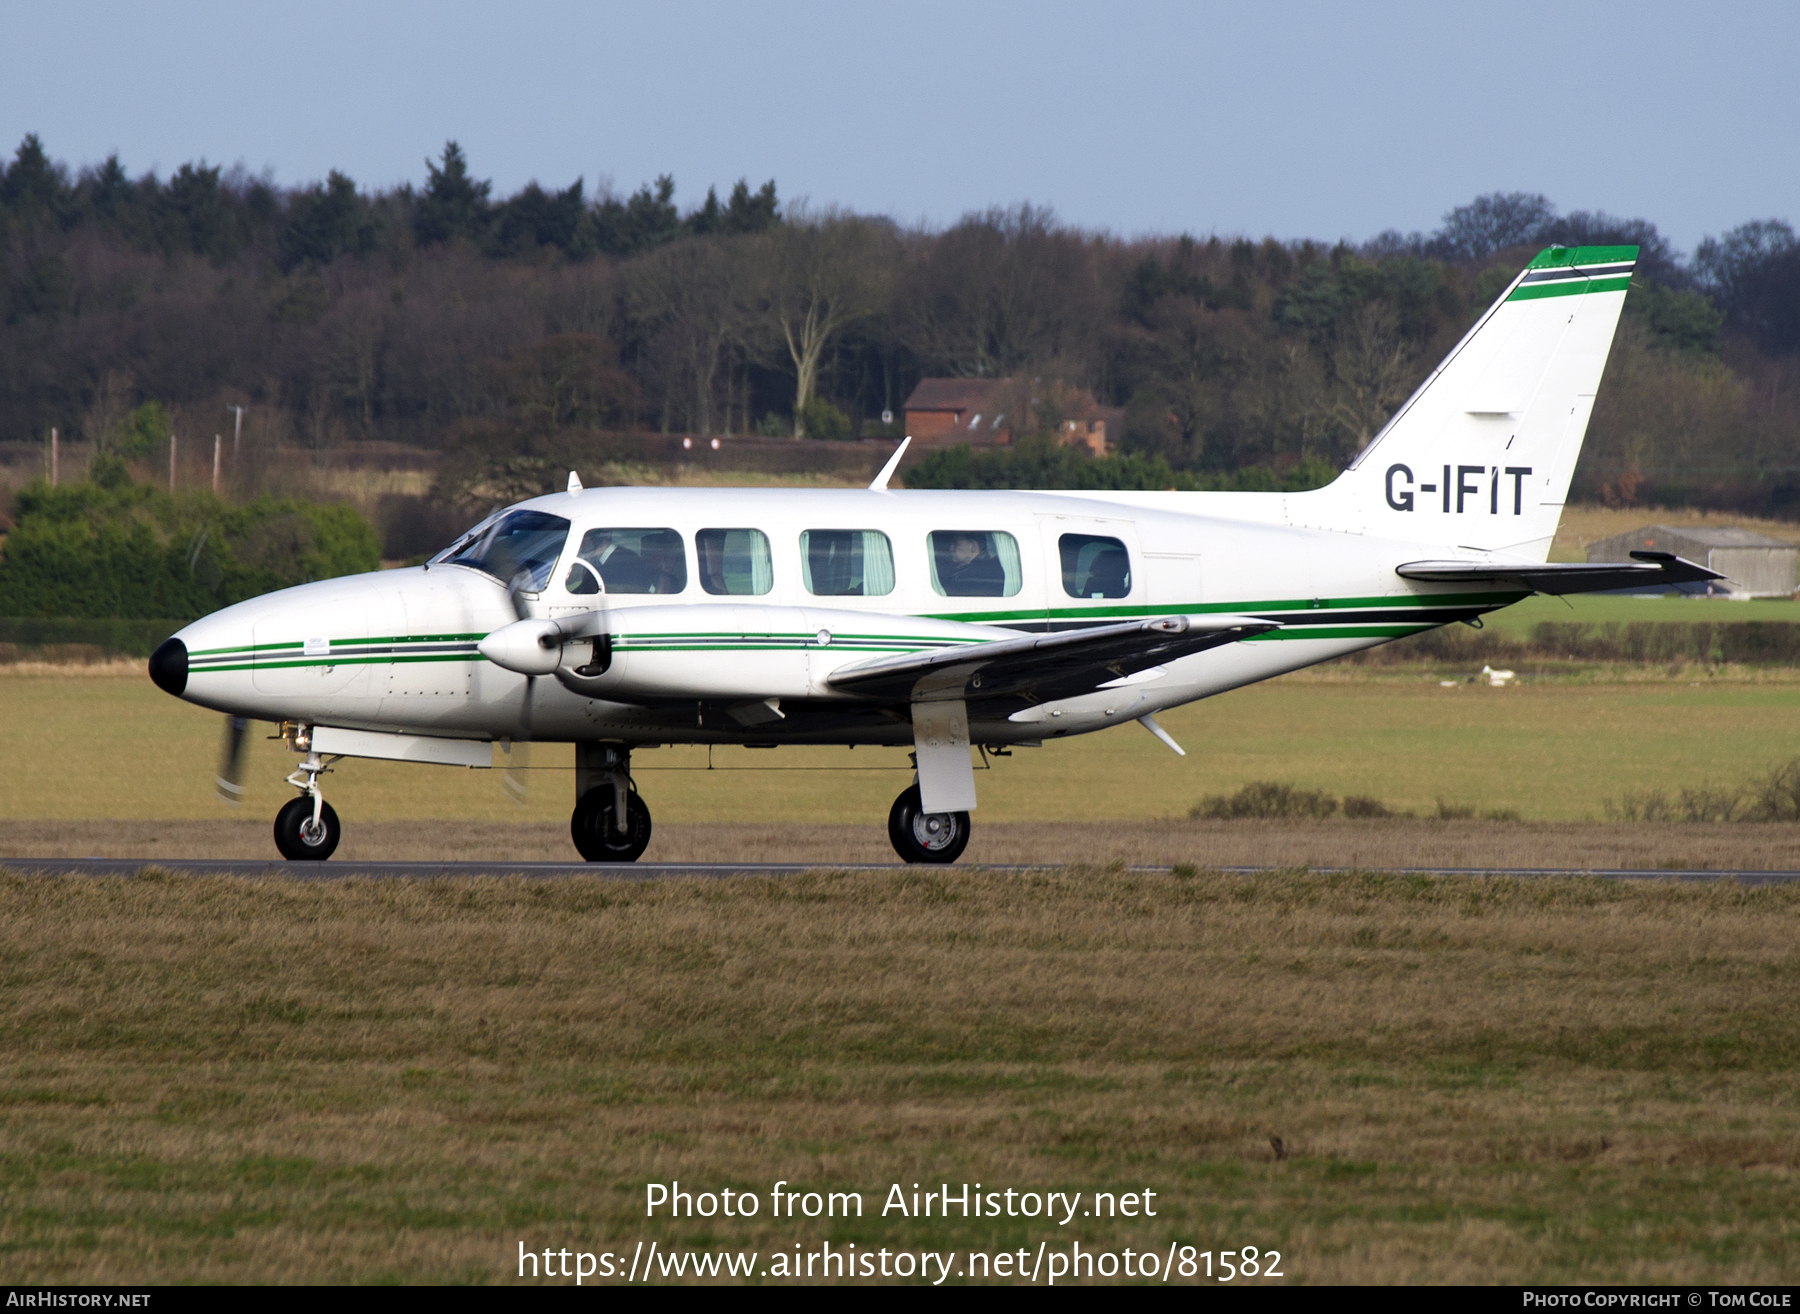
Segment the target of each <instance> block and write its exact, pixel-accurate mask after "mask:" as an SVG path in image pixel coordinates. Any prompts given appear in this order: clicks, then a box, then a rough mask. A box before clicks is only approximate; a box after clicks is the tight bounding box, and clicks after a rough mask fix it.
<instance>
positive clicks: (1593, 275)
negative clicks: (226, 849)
mask: <svg viewBox="0 0 1800 1314" xmlns="http://www.w3.org/2000/svg"><path fill="white" fill-rule="evenodd" d="M1636 258H1637V248H1636V247H1629V246H1625V247H1581V248H1577V249H1564V248H1551V249H1550V250H1547V251H1544V252H1543V253H1542V254H1540V255H1539V256H1538V257H1537V258H1536V259H1534V260H1533V261H1532V262H1531V264H1530V265H1529V266H1528V267H1527V268H1526V269H1525V270H1524V271H1523V272H1521V273H1520V274H1519V276H1518V277H1517V278H1515V279H1514V280H1513V282H1512V283H1511V285H1510V286H1509V287H1507V289H1506V290H1505V292H1504V293H1502V294H1501V296H1500V298H1499V300H1497V301H1496V302H1495V303H1494V304H1493V306H1492V307H1490V308H1489V309H1488V311H1487V312H1486V313H1485V314H1483V315H1482V317H1481V319H1480V320H1479V321H1478V322H1477V323H1476V324H1475V326H1474V327H1473V328H1472V329H1470V330H1469V332H1468V333H1467V334H1466V335H1465V336H1464V338H1463V339H1462V341H1461V342H1459V343H1458V344H1457V346H1456V348H1455V350H1453V351H1452V352H1451V353H1450V354H1449V355H1448V356H1447V357H1446V358H1445V359H1444V361H1443V363H1442V364H1440V365H1439V366H1438V367H1437V369H1435V370H1434V371H1432V373H1431V376H1430V377H1429V378H1427V379H1426V380H1425V382H1424V383H1423V384H1421V385H1420V387H1419V389H1418V390H1417V391H1416V392H1415V393H1414V394H1413V395H1412V397H1411V398H1410V399H1409V400H1408V401H1407V402H1406V404H1405V405H1404V406H1402V407H1401V408H1400V409H1399V411H1398V412H1396V413H1395V415H1394V417H1393V418H1392V419H1391V420H1390V421H1389V422H1388V424H1387V426H1386V427H1385V428H1384V429H1383V430H1382V431H1381V432H1380V434H1378V435H1377V436H1376V437H1375V439H1374V440H1373V441H1372V442H1370V443H1369V445H1368V446H1367V447H1366V448H1364V450H1363V451H1362V453H1361V455H1360V456H1358V457H1357V459H1356V460H1355V462H1353V463H1352V464H1351V466H1350V468H1349V469H1348V470H1346V471H1345V472H1344V473H1343V474H1342V475H1341V476H1339V477H1338V479H1337V480H1336V481H1334V482H1333V483H1332V484H1330V485H1329V486H1327V487H1325V488H1320V489H1317V490H1315V491H1313V492H1307V493H1289V494H1278V493H1180V492H1168V493H1097V492H1082V493H1042V492H930V491H916V492H908V491H898V490H892V489H889V488H888V486H887V485H888V480H889V478H890V476H891V475H892V473H893V470H894V467H895V466H896V465H897V463H898V460H899V456H900V453H899V452H896V453H895V454H894V459H893V460H891V461H889V463H888V465H887V468H886V469H884V470H883V471H882V472H881V474H880V475H879V476H878V477H877V478H876V480H875V482H874V483H873V484H872V485H870V487H869V488H868V489H866V490H845V491H830V490H820V491H814V490H807V491H797V490H781V489H769V490H744V489H691V488H683V489H679V490H677V489H660V488H595V489H583V488H582V487H581V485H580V482H579V481H578V480H577V479H576V477H575V476H574V475H571V476H570V479H569V489H568V491H567V492H566V493H552V494H550V495H548V496H545V497H538V498H533V499H532V500H530V501H527V502H521V503H519V504H518V505H517V506H513V507H509V508H507V509H506V510H503V511H500V512H498V513H496V514H494V515H492V516H490V517H489V518H488V519H486V520H484V521H482V522H481V523H480V524H479V525H477V526H475V528H473V529H471V530H470V531H469V532H468V533H467V534H465V535H463V537H462V538H460V539H458V540H457V541H456V542H455V543H454V544H452V545H451V546H450V547H448V548H446V549H445V550H444V551H443V552H441V553H439V554H438V555H437V556H436V557H434V558H432V560H431V561H430V562H429V563H428V564H427V565H425V566H422V567H419V568H416V569H409V570H394V571H384V572H381V573H377V574H370V575H358V576H352V577H348V578H343V579H332V580H326V581H323V582H320V583H314V584H307V585H303V586H301V587H299V588H291V589H285V590H283V591H281V592H279V593H272V594H269V595H267V596H265V597H260V598H256V599H253V600H251V601H248V602H242V603H238V604H237V605H235V606H232V607H227V608H225V609H224V610H222V611H219V612H216V613H214V614H213V615H211V616H208V617H206V618H205V619H203V620H200V621H196V622H195V623H194V624H192V625H190V626H188V627H187V628H186V629H184V630H182V631H181V632H180V633H179V634H177V635H176V636H175V637H173V638H172V639H170V640H169V641H168V642H167V643H165V644H164V645H163V646H162V647H161V648H159V649H158V650H157V652H156V654H155V655H154V656H153V657H152V658H151V660H150V674H151V677H152V678H153V679H154V680H155V681H156V683H157V684H158V685H160V686H161V687H162V688H163V689H165V690H167V691H168V692H169V693H172V694H175V695H177V696H179V697H182V698H185V699H187V700H189V701H190V702H194V703H198V704H200V705H201V706H204V707H209V708H213V709H216V710H218V711H222V712H225V713H226V714H228V715H229V716H230V717H232V718H234V720H233V722H232V724H233V725H234V726H235V727H237V735H238V737H239V740H241V735H242V728H243V726H244V725H245V723H246V720H247V719H248V718H256V719H260V720H269V721H278V722H281V723H282V733H283V735H284V736H285V738H286V741H287V745H288V747H289V748H290V749H291V750H292V751H294V752H296V753H299V754H302V755H303V756H302V759H301V762H300V765H299V767H298V769H297V770H296V771H295V772H294V773H293V774H292V775H291V776H289V777H288V780H289V783H291V784H293V785H294V786H295V788H297V789H298V790H299V791H300V796H299V797H297V798H295V799H293V800H292V801H291V802H289V803H288V805H287V806H286V807H284V808H283V809H282V810H281V813H280V815H279V816H278V817H277V819H276V822H275V840H276V843H277V845H278V846H279V848H280V849H281V851H282V853H284V854H285V855H287V856H288V857H289V858H325V857H327V856H329V855H330V853H331V852H332V850H333V849H334V848H335V847H336V845H337V842H338V836H339V833H340V832H339V825H338V819H337V816H336V814H335V813H334V812H333V810H332V808H331V806H330V805H329V804H328V803H326V802H325V801H324V798H323V796H322V795H321V793H320V789H319V777H320V774H321V772H323V771H324V770H325V768H326V765H327V763H328V762H329V761H330V760H332V759H333V758H336V757H339V756H351V757H369V758H390V759H398V760H402V761H414V762H435V763H445V764H455V765H463V766H488V765H490V764H491V763H492V762H493V761H494V760H495V758H494V746H495V744H497V743H499V744H502V745H503V746H504V747H506V748H510V747H511V745H513V744H515V743H527V742H532V741H535V742H540V743H542V742H546V741H554V742H563V743H573V744H574V745H575V750H576V784H575V799H576V802H575V812H574V818H573V822H572V832H573V835H574V841H575V847H576V848H577V849H578V850H579V851H580V852H581V854H582V856H583V857H585V858H587V859H589V860H598V861H618V862H629V861H632V860H634V859H636V858H637V857H638V856H639V855H640V854H642V853H643V851H644V848H645V845H646V844H648V843H649V839H650V812H649V809H648V807H647V806H646V805H645V803H644V801H643V800H642V799H641V798H640V797H639V795H638V792H637V789H636V786H635V785H634V784H633V782H632V779H631V757H632V750H633V749H635V748H639V747H643V746H647V745H660V744H753V745H778V744H850V745H854V744H888V745H905V746H910V747H911V748H912V750H913V753H914V760H915V763H916V768H917V779H916V782H915V783H914V784H913V785H912V786H910V787H909V788H907V789H906V790H905V791H903V792H902V793H901V795H900V797H899V798H897V799H896V800H895V801H894V805H893V809H892V811H891V813H890V815H889V820H888V831H889V835H890V836H891V838H892V840H893V844H894V848H895V849H896V850H897V851H898V852H899V854H900V855H901V857H903V858H905V859H907V860H908V861H915V862H951V861H954V860H955V859H956V857H957V856H958V855H959V854H960V853H961V852H962V850H963V847H964V846H965V845H966V844H967V842H968V838H969V816H968V814H969V812H970V811H971V810H973V809H974V807H975V781H974V774H973V770H972V764H971V760H970V752H971V746H972V745H973V746H977V747H985V748H991V749H1002V750H1003V749H1006V748H1009V747H1012V746H1018V745H1036V744H1040V743H1042V742H1043V741H1044V740H1047V739H1057V738H1063V737H1065V736H1069V735H1080V734H1089V733H1091V732H1093V731H1096V730H1104V729H1106V728H1108V727H1109V726H1116V725H1120V724H1122V723H1124V722H1127V721H1138V722H1140V723H1142V724H1143V725H1144V727H1145V728H1147V729H1148V730H1149V731H1150V732H1151V733H1152V734H1155V735H1157V736H1158V737H1159V738H1160V739H1162V740H1163V741H1164V742H1165V743H1167V744H1168V745H1169V747H1170V748H1172V749H1174V750H1175V751H1176V752H1178V753H1179V752H1180V751H1181V750H1180V748H1179V747H1177V746H1176V744H1175V741H1174V740H1173V739H1171V738H1170V737H1169V736H1168V735H1167V734H1166V733H1164V732H1163V730H1162V729H1161V727H1160V726H1158V725H1157V723H1156V721H1155V719H1154V717H1155V714H1156V713H1157V712H1160V711H1162V710H1163V709H1164V708H1169V707H1176V706H1179V705H1180V704H1182V703H1189V702H1192V701H1194V700H1195V699H1198V698H1205V697H1207V696H1208V695H1211V694H1217V693H1222V692H1224V691H1225V690H1227V689H1234V688H1237V687H1238V686H1240V685H1245V684H1250V683H1252V682H1254V681H1257V680H1266V679H1268V678H1269V677H1270V676H1274V675H1279V674H1281V673H1283V672H1285V671H1292V670H1296V669H1298V668H1300V667H1303V666H1309V665H1311V664H1313V663H1315V662H1321V661H1325V660H1327V659H1329V658H1333V657H1339V656H1342V655H1344V654H1345V653H1350V652H1355V651H1356V650H1358V649H1360V648H1368V647H1372V646H1374V645H1376V644H1380V643H1386V642H1388V641H1389V640H1392V639H1396V638H1400V637H1402V636H1404V635H1408V634H1415V633H1417V632H1419V631H1421V630H1425V629H1429V628H1431V627H1433V626H1438V625H1444V624H1447V623H1449V622H1452V621H1465V620H1472V619H1474V618H1476V617H1478V616H1480V615H1481V614H1482V613H1484V612H1488V611H1493V610H1495V609H1496V608H1499V607H1504V606H1506V605H1508V604H1509V603H1512V602H1516V601H1518V600H1519V599H1520V598H1523V597H1525V596H1527V595H1528V594H1531V593H1533V592H1544V593H1573V592H1581V591H1587V590H1595V589H1615V588H1622V587H1626V586H1630V585H1638V584H1644V585H1649V586H1651V587H1655V586H1656V585H1658V584H1668V583H1679V582H1685V581H1690V580H1699V579H1707V578H1716V576H1714V575H1712V573H1711V572H1709V571H1706V570H1704V569H1703V568H1701V567H1699V566H1696V565H1693V564H1692V563H1690V562H1685V561H1680V560H1678V559H1676V558H1674V557H1671V556H1668V555H1666V554H1658V553H1645V552H1640V553H1634V554H1633V555H1634V556H1636V557H1638V558H1640V560H1639V561H1638V562H1635V563H1628V564H1616V565H1599V564H1595V565H1586V564H1561V563H1547V561H1546V558H1547V557H1548V554H1549V549H1550V541H1551V538H1552V536H1553V535H1554V534H1555V532H1556V523H1557V518H1558V516H1559V514H1560V512H1561V509H1562V503H1563V499H1564V496H1565V495H1566V493H1567V491H1568V487H1569V477H1570V474H1571V472H1572V471H1573V470H1574V467H1575V458H1576V456H1577V454H1578V453H1579V451H1580V449H1581V441H1582V437H1583V435H1584V433H1585V432H1586V430H1587V423H1588V415H1589V412H1590V411H1591V410H1592V408H1593V404H1594V393H1595V390H1596V389H1597V388H1598V387H1599V384H1600V375H1601V371H1602V369H1603V368H1604V366H1605V364H1606V356H1607V351H1608V349H1609V347H1610V345H1611V342H1612V337H1613V330H1614V328H1615V326H1616V325H1617V323H1618V318H1619V312H1620V309H1621V307H1622V306H1623V304H1624V300H1625V293H1626V288H1627V285H1628V284H1629V282H1630V276H1631V271H1632V267H1633V265H1634V263H1635V261H1636ZM901 450H902V451H903V450H904V444H903V445H902V449H901ZM236 756H237V754H236V751H235V747H233V746H232V742H228V752H227V759H228V762H229V761H232V760H235V758H236ZM232 774H233V773H232V771H231V769H229V768H228V769H227V770H226V771H225V772H224V776H225V777H226V778H227V779H226V780H225V781H224V782H223V783H226V784H229V777H230V776H231V775H232Z"/></svg>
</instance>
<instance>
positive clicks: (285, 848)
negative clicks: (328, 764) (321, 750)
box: [275, 729, 344, 862]
mask: <svg viewBox="0 0 1800 1314" xmlns="http://www.w3.org/2000/svg"><path fill="white" fill-rule="evenodd" d="M302 733H304V729H303V730H302ZM296 738H298V736H296ZM324 773H325V759H324V758H322V757H320V756H319V755H318V754H317V753H315V752H313V751H311V749H310V748H309V749H308V750H307V754H306V761H304V762H302V763H301V764H300V767H299V769H298V770H296V771H295V772H294V773H293V774H292V775H290V776H288V778H287V783H288V784H290V785H292V786H293V787H294V788H295V789H297V790H299V791H300V797H299V798H296V799H289V800H288V802H287V804H286V805H285V806H284V807H283V808H282V809H281V811H279V812H277V813H276V814H275V847H276V848H278V849H280V850H281V856H282V857H284V858H286V859H287V860H288V861H289V862H323V861H325V859H327V858H329V857H330V856H331V855H332V853H333V852H334V851H335V850H336V849H337V846H338V840H339V839H341V838H342V837H343V834H344V828H343V827H342V826H340V825H339V824H338V817H337V813H336V812H334V811H332V809H331V804H329V803H327V802H326V801H325V796H324V795H323V794H321V793H320V792H319V777H320V776H321V775H323V774H324Z"/></svg>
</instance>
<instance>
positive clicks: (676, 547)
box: [563, 529, 687, 593]
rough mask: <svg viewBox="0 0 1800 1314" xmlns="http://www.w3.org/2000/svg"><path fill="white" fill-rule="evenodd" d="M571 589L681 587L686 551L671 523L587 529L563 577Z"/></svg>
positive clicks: (672, 589) (668, 590) (660, 590)
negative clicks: (665, 526) (661, 526)
mask: <svg viewBox="0 0 1800 1314" xmlns="http://www.w3.org/2000/svg"><path fill="white" fill-rule="evenodd" d="M563 587H564V588H565V589H567V590H568V591H569V592H570V593H680V592H681V591H682V590H683V589H685V588H686V587H687V553H686V552H685V551H683V549H682V546H681V535H680V534H679V533H677V532H676V531H675V530H673V529H590V530H588V532H587V533H586V534H585V535H584V536H583V537H582V540H581V550H580V551H579V552H578V553H576V556H575V560H574V561H573V562H571V563H570V565H569V573H568V574H567V575H566V576H564V577H563Z"/></svg>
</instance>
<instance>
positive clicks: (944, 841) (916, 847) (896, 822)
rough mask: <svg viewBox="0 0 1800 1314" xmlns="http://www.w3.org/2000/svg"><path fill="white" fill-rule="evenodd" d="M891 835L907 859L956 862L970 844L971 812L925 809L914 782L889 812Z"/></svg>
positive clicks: (897, 849)
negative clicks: (929, 810) (931, 810)
mask: <svg viewBox="0 0 1800 1314" xmlns="http://www.w3.org/2000/svg"><path fill="white" fill-rule="evenodd" d="M888 839H889V840H890V841H892V843H893V845H894V852H895V853H898V854H899V855H900V858H901V861H903V862H955V861H956V860H957V859H958V858H960V857H962V851H963V850H964V849H966V848H968V847H969V814H968V813H967V812H927V811H925V810H924V807H923V804H922V803H921V801H920V798H919V787H918V786H917V785H913V786H912V787H910V788H908V789H906V790H903V791H901V794H900V797H899V798H897V799H895V800H894V806H893V808H892V809H891V810H890V811H889V812H888Z"/></svg>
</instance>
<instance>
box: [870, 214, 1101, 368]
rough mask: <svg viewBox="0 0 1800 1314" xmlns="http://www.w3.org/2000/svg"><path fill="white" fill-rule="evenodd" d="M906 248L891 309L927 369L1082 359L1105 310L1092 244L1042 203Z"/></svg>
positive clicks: (976, 219)
mask: <svg viewBox="0 0 1800 1314" xmlns="http://www.w3.org/2000/svg"><path fill="white" fill-rule="evenodd" d="M908 247H909V251H908V254H909V257H910V258H909V260H908V268H907V274H906V283H905V289H904V294H903V296H902V297H901V298H900V304H899V306H898V309H897V315H898V318H899V320H900V323H901V326H902V328H901V332H902V336H903V339H904V340H905V342H906V343H907V345H908V346H909V347H911V348H912V350H913V352H914V353H915V354H916V355H917V356H918V357H919V359H920V360H921V361H922V362H924V363H925V365H926V367H927V368H928V369H934V370H941V371H944V372H946V373H949V374H952V375H957V376H960V377H963V378H991V377H995V376H999V375H1006V374H1012V373H1015V372H1017V371H1019V370H1022V369H1025V368H1028V367H1033V366H1038V365H1041V364H1042V363H1043V362H1046V361H1050V360H1063V361H1072V362H1079V363H1080V364H1081V365H1084V366H1085V365H1086V364H1087V361H1088V358H1089V357H1090V356H1091V355H1092V352H1091V350H1090V348H1091V345H1092V339H1093V336H1094V334H1093V329H1094V326H1095V325H1097V324H1099V323H1100V322H1101V321H1102V319H1103V318H1104V310H1103V306H1102V298H1101V295H1100V290H1099V281H1098V277H1097V270H1096V267H1095V261H1094V260H1093V258H1092V254H1093V251H1092V247H1091V245H1090V243H1089V240H1088V239H1087V238H1085V237H1084V236H1083V235H1082V234H1081V233H1079V232H1075V231H1073V230H1070V229H1066V228H1061V227H1059V226H1058V225H1057V223H1056V217H1055V215H1054V214H1053V213H1052V212H1051V211H1050V210H1049V209H1047V208H1045V207H1041V206H1031V205H1020V206H1017V207H1015V208H1013V209H1010V210H1005V209H992V210H988V211H986V212H984V213H981V214H971V215H967V216H965V217H964V218H963V219H962V220H961V221H960V222H959V223H957V224H956V226H955V227H953V228H951V229H949V230H948V231H947V232H945V233H943V234H941V235H939V236H935V237H933V236H928V235H925V234H918V235H916V236H915V237H914V238H913V239H912V240H911V241H910V242H909V243H908ZM1084 372H1085V371H1084Z"/></svg>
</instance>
